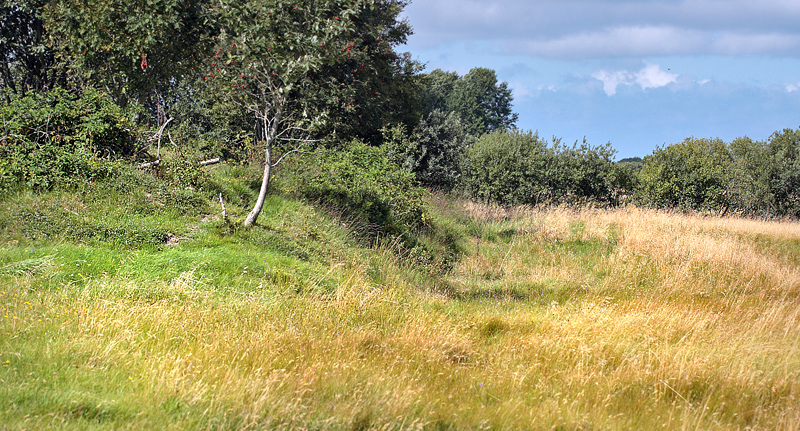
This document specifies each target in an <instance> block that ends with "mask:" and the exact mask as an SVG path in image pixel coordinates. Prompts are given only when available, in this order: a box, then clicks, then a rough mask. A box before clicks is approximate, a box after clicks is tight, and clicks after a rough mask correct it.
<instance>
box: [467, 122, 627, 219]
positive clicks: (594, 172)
mask: <svg viewBox="0 0 800 431" xmlns="http://www.w3.org/2000/svg"><path fill="white" fill-rule="evenodd" d="M614 153H615V152H614V150H613V149H611V147H610V145H605V146H598V147H592V146H589V145H588V144H587V143H586V142H585V141H584V142H583V143H582V144H580V145H578V144H577V143H576V144H575V145H573V146H565V145H562V144H561V143H560V142H559V141H558V140H555V142H553V143H552V145H551V144H548V143H547V142H546V141H544V140H542V139H541V138H539V136H538V134H536V133H531V132H521V131H517V130H498V131H494V132H491V133H487V134H485V135H483V136H482V137H481V138H480V139H479V140H478V142H477V143H476V144H475V145H473V146H471V147H470V148H469V149H468V150H467V152H466V155H465V161H466V171H465V175H464V187H465V190H466V192H467V193H468V194H469V195H470V196H472V197H474V198H477V199H480V200H483V201H490V202H497V203H501V204H507V205H515V204H528V205H538V204H549V203H568V202H571V203H579V202H590V201H591V202H597V203H605V204H614V203H616V198H617V196H618V195H619V194H620V193H622V190H620V187H621V185H623V184H625V178H626V174H627V175H630V174H629V172H630V170H627V171H626V170H625V169H626V168H624V167H621V166H619V165H616V164H615V163H613V160H612V158H613V155H614Z"/></svg>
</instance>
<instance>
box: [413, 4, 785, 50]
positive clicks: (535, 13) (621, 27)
mask: <svg viewBox="0 0 800 431" xmlns="http://www.w3.org/2000/svg"><path fill="white" fill-rule="evenodd" d="M415 8H419V9H420V10H423V9H424V10H425V13H424V14H416V13H414V11H415ZM406 9H407V12H408V13H409V14H413V16H415V20H414V21H413V22H412V25H413V27H414V30H415V33H416V34H417V35H419V37H418V40H421V41H425V42H424V43H425V44H441V43H447V42H448V41H455V40H463V39H472V40H475V39H481V40H492V41H496V42H498V45H500V46H502V47H503V49H504V50H507V51H508V52H509V53H516V54H521V55H536V56H542V57H547V58H561V59H584V58H603V57H609V56H616V57H642V56H660V55H770V56H789V57H794V58H797V57H800V26H798V25H797V23H798V22H800V2H799V1H796V0H763V1H759V2H754V1H752V0H748V1H742V0H724V1H723V0H691V1H688V0H684V1H675V0H650V1H635V0H610V1H601V0H534V1H531V0H504V1H499V0H494V1H478V0H418V2H417V3H414V2H412V3H411V4H410V5H409V6H407V8H406Z"/></svg>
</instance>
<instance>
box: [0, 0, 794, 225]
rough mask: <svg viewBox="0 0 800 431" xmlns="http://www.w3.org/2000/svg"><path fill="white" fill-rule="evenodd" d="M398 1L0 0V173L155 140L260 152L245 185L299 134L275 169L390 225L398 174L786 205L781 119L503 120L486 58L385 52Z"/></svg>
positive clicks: (149, 145) (409, 182)
mask: <svg viewBox="0 0 800 431" xmlns="http://www.w3.org/2000/svg"><path fill="white" fill-rule="evenodd" d="M406 3H407V2H406V1H405V0H316V1H310V0H309V1H304V0H252V1H242V0H218V1H215V2H213V3H212V2H209V1H208V0H164V1H161V2H157V3H152V2H144V3H142V2H139V1H134V0H120V1H118V2H113V3H108V2H102V1H88V2H72V1H67V0H6V1H4V2H3V3H1V4H0V13H1V14H0V32H1V33H2V34H0V57H1V58H0V60H1V61H0V89H2V95H0V114H1V115H2V130H0V134H1V135H2V136H0V138H1V139H2V146H0V191H8V190H12V189H14V188H15V187H30V188H33V189H37V190H47V189H51V188H53V187H58V186H64V185H66V186H69V184H71V183H72V182H74V181H76V180H77V181H82V180H88V181H92V180H94V179H97V178H101V177H103V176H108V175H111V173H112V172H113V169H111V168H109V167H108V166H107V165H106V163H107V162H109V161H111V160H125V161H132V162H136V163H141V162H144V161H153V160H155V159H158V158H160V157H162V155H163V153H164V150H163V149H168V150H169V152H170V153H171V154H173V155H175V156H181V157H195V158H197V157H201V156H204V157H208V158H211V157H218V156H222V157H223V158H225V159H226V160H228V161H229V162H232V163H239V164H250V165H252V166H259V165H260V166H263V168H264V174H263V178H262V180H263V181H262V183H261V189H262V190H261V193H259V196H260V197H259V200H260V201H263V200H262V197H263V195H264V194H265V193H266V189H267V187H268V186H269V180H270V178H271V177H272V176H273V175H275V172H276V171H275V168H278V165H279V164H281V162H283V161H285V160H290V159H291V157H289V158H287V156H291V155H293V154H306V156H301V157H300V158H301V159H302V158H305V159H307V160H311V161H310V162H296V163H295V162H293V163H292V164H291V165H290V166H288V167H287V169H286V172H283V173H281V174H279V175H285V177H286V178H287V179H290V180H294V181H296V183H297V184H294V185H291V186H288V187H286V189H289V190H295V191H296V192H297V193H300V194H302V195H305V196H310V197H314V198H317V199H331V200H333V201H335V202H337V205H343V206H349V207H350V208H351V209H355V210H359V209H361V210H364V211H365V212H366V213H368V214H370V216H369V220H370V222H373V221H376V220H379V221H380V223H382V224H384V225H391V224H392V223H394V222H393V221H392V214H391V213H392V212H395V213H396V214H398V216H397V220H401V219H402V223H400V224H401V225H403V226H405V227H402V226H401V227H400V228H398V229H400V230H402V229H404V228H407V227H413V226H414V224H415V222H414V220H411V219H408V217H405V218H403V217H401V216H399V215H400V214H421V212H420V211H421V209H420V208H422V204H421V201H422V199H421V198H420V195H419V193H418V190H417V189H414V187H413V182H414V180H415V181H416V182H417V183H418V184H420V185H422V186H425V187H427V188H429V189H436V190H442V191H445V192H454V193H462V194H464V195H466V196H469V197H471V198H473V199H477V200H481V201H486V202H494V203H499V204H503V205H517V204H526V205H542V204H561V203H567V204H583V203H593V204H597V205H608V206H614V205H620V204H626V203H636V204H640V205H647V206H651V207H656V208H670V209H679V210H697V211H715V212H719V213H727V212H736V213H739V214H744V215H749V216H766V217H774V216H793V217H797V216H800V195H799V194H798V191H797V190H800V156H799V155H798V153H800V136H799V135H800V131H794V130H790V129H787V130H784V131H781V132H776V133H775V134H774V135H772V136H771V137H770V138H769V139H768V140H766V141H753V140H751V139H748V138H741V139H737V140H734V141H733V142H730V143H725V142H722V141H720V140H715V139H696V138H689V139H687V140H685V141H684V142H682V143H676V144H673V145H669V146H665V147H663V148H658V149H656V150H655V151H654V152H653V153H652V154H651V155H648V156H646V157H644V159H640V160H625V161H620V162H616V161H615V154H616V152H615V151H614V150H613V148H612V147H611V144H605V145H599V146H593V145H590V144H589V143H587V142H585V141H584V142H581V143H578V142H576V143H574V144H571V145H568V144H565V143H562V142H561V140H560V139H558V138H555V137H554V138H552V139H550V140H549V141H548V140H544V139H542V138H540V137H539V136H538V135H537V134H536V133H532V132H526V131H520V130H517V129H516V121H517V119H518V115H517V114H516V113H514V112H513V106H512V102H513V95H512V93H511V90H510V89H509V88H508V84H507V83H505V82H500V81H499V80H498V78H497V76H496V74H495V72H494V71H493V70H491V69H487V68H474V69H472V70H470V71H469V72H468V73H467V74H465V75H463V76H460V75H458V74H457V73H455V72H446V71H442V70H434V71H431V72H428V73H423V70H424V68H423V66H422V65H421V64H419V63H418V62H416V61H415V60H413V58H412V55H411V54H409V53H396V52H394V48H396V47H397V46H400V45H402V44H404V43H405V41H406V39H407V37H408V36H409V35H410V34H411V26H410V24H409V23H408V22H406V21H405V20H403V19H402V18H401V12H402V9H403V8H404V7H405V5H406ZM309 153H310V154H311V156H309V155H308V154H309ZM320 154H325V155H323V156H320ZM198 155H201V156H198ZM387 161H388V162H390V164H386V162H387ZM388 166H394V168H389V167H388ZM292 170H294V172H291V171H292ZM399 171H405V173H406V174H407V175H400V174H399V173H398V172H399ZM382 173H385V178H383V177H381V174H382ZM190 176H191V175H190ZM382 178H383V179H382ZM400 178H402V180H400ZM382 181H384V182H393V183H394V184H393V187H385V186H382V185H381V182H382ZM194 186H195V185H191V187H194ZM398 186H399V187H398ZM398 202H406V204H403V205H406V206H408V208H405V207H403V208H400V207H398V205H400V204H398ZM412 203H413V205H412ZM378 209H380V210H378ZM258 211H260V207H259V204H258V203H257V204H256V205H255V208H254V209H253V212H252V213H251V215H250V216H249V217H248V220H250V223H252V222H253V221H254V220H255V218H256V217H257V216H258ZM419 218H420V219H421V217H419ZM397 220H395V222H396V221H397ZM246 223H247V222H246ZM398 223H399V222H398Z"/></svg>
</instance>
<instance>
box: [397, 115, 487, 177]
mask: <svg viewBox="0 0 800 431" xmlns="http://www.w3.org/2000/svg"><path fill="white" fill-rule="evenodd" d="M473 141H474V138H473V137H472V136H470V135H467V134H466V132H465V128H464V126H463V123H462V122H461V120H460V118H459V117H458V115H456V114H455V113H452V112H451V113H450V114H446V113H445V112H444V111H441V110H438V109H437V110H434V111H433V112H431V113H429V114H428V115H427V116H426V117H425V118H424V119H423V120H422V121H421V122H420V123H419V125H418V126H417V128H416V129H414V131H413V133H412V134H410V135H409V134H408V133H406V129H405V126H404V125H402V124H399V125H396V126H394V127H392V128H387V129H384V145H383V148H384V151H385V152H386V156H387V157H388V158H389V160H390V161H392V162H393V163H395V164H397V165H398V166H400V167H402V168H403V169H405V170H406V171H409V172H413V173H414V174H416V176H417V180H419V182H420V183H421V184H422V185H424V186H426V187H433V188H437V189H441V190H445V191H449V190H452V189H454V188H455V187H457V186H458V185H460V181H461V174H462V172H461V168H462V164H463V163H462V159H463V155H464V151H466V149H467V147H469V146H470V145H471V144H472V142H473Z"/></svg>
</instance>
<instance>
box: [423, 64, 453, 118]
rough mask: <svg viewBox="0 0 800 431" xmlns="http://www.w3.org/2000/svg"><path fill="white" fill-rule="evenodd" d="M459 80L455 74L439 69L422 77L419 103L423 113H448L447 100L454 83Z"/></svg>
mask: <svg viewBox="0 0 800 431" xmlns="http://www.w3.org/2000/svg"><path fill="white" fill-rule="evenodd" d="M460 79H461V78H460V77H459V76H458V74H457V73H456V72H445V71H443V70H441V69H436V70H434V71H432V72H431V73H428V74H425V75H422V76H421V81H422V92H421V95H420V102H421V103H422V106H423V109H424V110H425V113H426V114H427V113H430V112H433V111H435V110H437V109H438V110H440V111H444V112H448V111H449V110H450V108H449V106H448V105H447V98H448V97H450V95H451V94H452V93H453V88H455V85H456V82H458V81H459V80H460Z"/></svg>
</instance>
